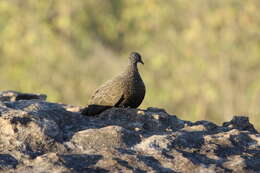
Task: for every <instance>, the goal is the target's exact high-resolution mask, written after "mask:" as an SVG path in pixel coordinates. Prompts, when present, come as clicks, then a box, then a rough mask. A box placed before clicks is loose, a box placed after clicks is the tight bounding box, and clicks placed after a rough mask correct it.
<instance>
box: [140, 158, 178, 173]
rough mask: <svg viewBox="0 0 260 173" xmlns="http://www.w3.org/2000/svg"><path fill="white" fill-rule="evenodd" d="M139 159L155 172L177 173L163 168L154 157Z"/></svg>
mask: <svg viewBox="0 0 260 173" xmlns="http://www.w3.org/2000/svg"><path fill="white" fill-rule="evenodd" d="M137 158H138V159H139V160H140V161H142V162H143V163H144V164H145V165H147V166H148V167H150V168H152V169H153V171H156V172H161V173H175V172H174V171H173V170H172V169H170V168H165V167H163V166H162V165H161V163H160V162H159V161H158V160H157V159H155V158H154V157H153V156H145V155H138V156H137Z"/></svg>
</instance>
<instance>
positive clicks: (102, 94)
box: [89, 52, 145, 108]
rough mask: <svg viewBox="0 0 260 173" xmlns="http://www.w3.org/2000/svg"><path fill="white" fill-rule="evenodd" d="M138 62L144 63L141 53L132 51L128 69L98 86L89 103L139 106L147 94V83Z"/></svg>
mask: <svg viewBox="0 0 260 173" xmlns="http://www.w3.org/2000/svg"><path fill="white" fill-rule="evenodd" d="M138 62H140V63H142V64H143V61H142V59H141V55H140V54H138V53H136V52H133V53H131V55H130V57H129V64H128V66H127V67H126V69H125V70H124V71H123V72H122V73H121V74H119V75H118V76H116V77H114V78H113V79H111V80H109V81H107V82H106V83H104V84H103V85H102V86H101V87H100V88H98V89H97V90H96V91H95V92H94V94H93V95H92V97H91V99H90V101H89V105H101V106H115V107H131V108H137V107H138V106H139V105H140V104H141V103H142V101H143V99H144V96H145V85H144V82H143V80H142V78H141V76H140V74H139V72H138V68H137V63H138Z"/></svg>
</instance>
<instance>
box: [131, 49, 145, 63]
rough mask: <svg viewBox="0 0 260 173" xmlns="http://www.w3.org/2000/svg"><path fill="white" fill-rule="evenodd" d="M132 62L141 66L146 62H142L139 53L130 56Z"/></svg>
mask: <svg viewBox="0 0 260 173" xmlns="http://www.w3.org/2000/svg"><path fill="white" fill-rule="evenodd" d="M129 58H130V61H131V62H132V63H134V64H137V63H141V64H144V62H143V61H142V57H141V55H140V54H139V53H137V52H132V53H131V54H130V57H129Z"/></svg>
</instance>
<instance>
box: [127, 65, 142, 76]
mask: <svg viewBox="0 0 260 173" xmlns="http://www.w3.org/2000/svg"><path fill="white" fill-rule="evenodd" d="M126 72H127V73H128V75H130V76H132V75H133V76H134V75H136V74H139V72H138V68H137V63H129V64H128V67H127V71H126Z"/></svg>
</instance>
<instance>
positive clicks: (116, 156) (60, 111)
mask: <svg viewBox="0 0 260 173" xmlns="http://www.w3.org/2000/svg"><path fill="white" fill-rule="evenodd" d="M12 93H13V94H12ZM45 98H46V97H44V96H43V95H34V94H22V93H18V92H12V91H8V92H2V93H0V172H17V173H18V172H19V173H38V172H45V173H66V172H68V173H70V172H75V173H84V172H90V173H91V172H101V173H102V172H104V173H105V172H136V173H143V172H165V173H166V172H167V173H174V172H178V173H180V172H184V173H185V172H210V173H211V172H212V173H213V172H236V173H239V172H260V134H259V133H258V132H257V131H256V130H255V129H254V127H253V125H252V124H250V123H249V121H248V118H247V117H239V116H235V117H234V118H233V119H232V120H231V121H229V122H226V123H223V125H222V126H218V125H216V124H214V123H212V122H208V121H197V122H190V121H184V120H180V119H178V118H177V117H176V116H174V115H170V114H168V113H166V112H165V111H164V110H163V109H157V108H148V109H146V110H138V109H131V108H111V109H108V110H106V111H104V112H102V113H101V114H100V115H99V116H96V117H87V116H83V115H81V114H80V113H79V110H80V108H79V107H76V106H68V105H63V104H58V103H50V102H46V101H45Z"/></svg>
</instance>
